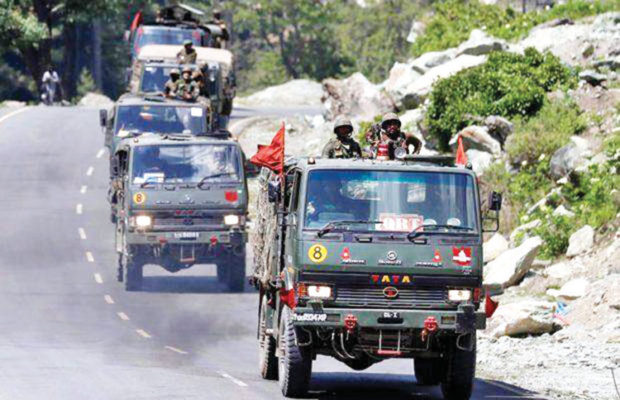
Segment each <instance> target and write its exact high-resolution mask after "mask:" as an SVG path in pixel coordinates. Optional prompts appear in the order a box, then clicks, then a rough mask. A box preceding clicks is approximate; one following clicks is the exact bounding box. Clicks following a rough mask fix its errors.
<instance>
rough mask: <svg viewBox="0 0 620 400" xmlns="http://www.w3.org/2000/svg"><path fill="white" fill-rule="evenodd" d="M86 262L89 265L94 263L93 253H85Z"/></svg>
mask: <svg viewBox="0 0 620 400" xmlns="http://www.w3.org/2000/svg"><path fill="white" fill-rule="evenodd" d="M86 260H87V261H88V262H89V263H94V262H95V257H93V253H91V252H90V251H87V252H86Z"/></svg>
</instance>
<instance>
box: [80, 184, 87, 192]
mask: <svg viewBox="0 0 620 400" xmlns="http://www.w3.org/2000/svg"><path fill="white" fill-rule="evenodd" d="M87 189H88V186H86V185H82V187H81V188H80V193H81V194H84V193H86V190H87Z"/></svg>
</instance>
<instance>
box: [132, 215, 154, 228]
mask: <svg viewBox="0 0 620 400" xmlns="http://www.w3.org/2000/svg"><path fill="white" fill-rule="evenodd" d="M152 223H153V220H152V219H151V217H150V216H148V215H138V216H136V227H138V228H148V227H149V226H151V224H152Z"/></svg>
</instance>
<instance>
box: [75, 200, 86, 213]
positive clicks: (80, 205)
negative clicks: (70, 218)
mask: <svg viewBox="0 0 620 400" xmlns="http://www.w3.org/2000/svg"><path fill="white" fill-rule="evenodd" d="M83 208H84V207H83V206H82V203H78V205H76V206H75V213H76V214H78V215H79V214H82V209H83Z"/></svg>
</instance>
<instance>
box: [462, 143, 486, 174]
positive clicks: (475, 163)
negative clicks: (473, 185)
mask: <svg viewBox="0 0 620 400" xmlns="http://www.w3.org/2000/svg"><path fill="white" fill-rule="evenodd" d="M465 154H467V160H468V161H469V162H470V163H471V166H472V169H473V170H474V172H475V173H476V175H477V176H481V175H482V174H483V173H484V171H485V170H486V169H487V168H488V167H489V166H490V165H491V164H492V163H493V156H492V155H491V154H490V153H487V152H486V151H480V150H475V149H471V150H467V151H466V152H465Z"/></svg>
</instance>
